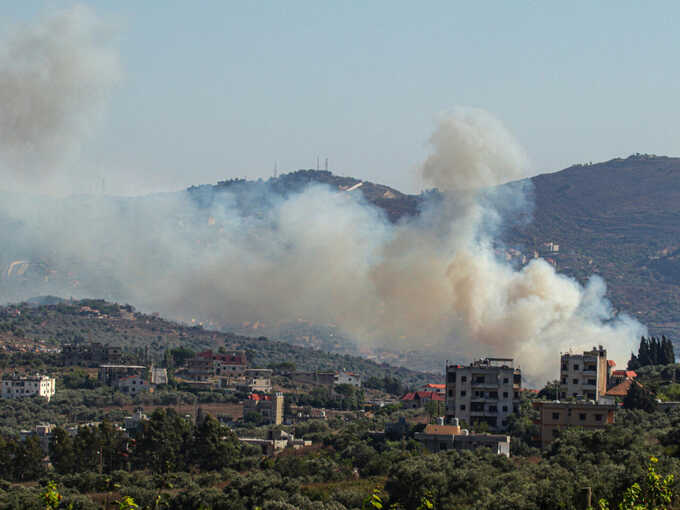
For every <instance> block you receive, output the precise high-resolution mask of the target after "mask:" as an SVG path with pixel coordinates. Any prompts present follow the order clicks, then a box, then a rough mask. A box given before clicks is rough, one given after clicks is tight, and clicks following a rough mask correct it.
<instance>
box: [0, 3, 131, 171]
mask: <svg viewBox="0 0 680 510" xmlns="http://www.w3.org/2000/svg"><path fill="white" fill-rule="evenodd" d="M110 36H111V32H110V31H109V30H108V29H107V27H106V26H104V25H103V24H102V23H101V22H100V21H99V19H98V18H97V17H96V16H95V15H94V13H93V12H92V11H91V10H90V9H88V8H87V7H85V6H81V5H77V6H74V7H72V8H70V9H67V10H62V11H55V12H52V13H51V14H48V15H45V16H44V17H43V18H42V19H41V20H40V21H39V22H37V23H35V24H33V25H29V26H25V27H22V28H21V29H19V30H15V31H14V32H12V33H10V34H5V36H4V37H3V39H2V40H1V41H0V158H2V161H1V163H2V165H3V166H4V170H5V172H6V173H8V175H7V176H6V178H10V179H11V180H13V181H15V182H16V183H18V184H22V183H27V182H33V183H34V182H35V177H36V174H43V173H45V172H47V171H48V170H50V169H53V168H55V167H58V166H59V165H60V164H62V163H65V162H66V159H67V158H68V157H70V156H72V155H73V154H74V153H77V152H78V150H79V148H80V144H81V143H82V142H83V141H84V139H85V138H87V137H88V135H89V133H90V132H91V130H92V127H93V124H94V123H96V121H97V118H98V116H99V113H100V111H101V107H102V105H103V104H104V102H105V100H106V98H107V97H108V95H109V92H110V90H111V87H112V86H113V85H114V84H115V83H116V82H117V81H118V79H119V78H120V65H119V60H118V54H117V52H116V51H115V50H114V49H113V48H112V46H111V44H110V43H111V41H110V39H111V37H110ZM10 172H11V173H10ZM6 182H7V180H6Z"/></svg>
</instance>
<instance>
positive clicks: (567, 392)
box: [559, 345, 613, 400]
mask: <svg viewBox="0 0 680 510" xmlns="http://www.w3.org/2000/svg"><path fill="white" fill-rule="evenodd" d="M612 366H613V362H612V363H609V362H608V361H607V350H606V349H604V348H603V347H602V346H601V345H600V346H599V347H593V349H592V350H591V351H585V352H584V353H583V354H572V353H570V352H569V353H563V354H561V359H560V390H559V398H560V399H566V398H580V399H586V400H597V399H599V398H600V397H601V396H604V394H605V393H606V392H607V382H608V380H609V376H610V373H609V372H610V370H611V367H612Z"/></svg>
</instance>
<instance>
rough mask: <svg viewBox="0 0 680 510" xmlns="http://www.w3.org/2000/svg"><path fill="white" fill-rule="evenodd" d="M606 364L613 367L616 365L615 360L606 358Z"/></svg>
mask: <svg viewBox="0 0 680 510" xmlns="http://www.w3.org/2000/svg"><path fill="white" fill-rule="evenodd" d="M607 365H608V366H610V367H615V366H616V361H614V360H613V359H608V360H607Z"/></svg>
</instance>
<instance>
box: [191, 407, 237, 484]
mask: <svg viewBox="0 0 680 510" xmlns="http://www.w3.org/2000/svg"><path fill="white" fill-rule="evenodd" d="M192 446H193V448H192V450H191V454H190V458H189V462H191V463H192V464H194V465H197V466H198V467H200V468H201V469H203V470H210V471H212V470H218V469H222V468H224V467H227V466H229V465H230V464H232V463H233V462H234V460H235V459H236V457H237V455H238V452H239V442H238V438H237V437H236V435H235V434H234V433H233V432H232V431H231V430H229V429H227V428H226V427H223V426H222V425H220V423H219V422H218V421H217V420H216V419H215V418H213V417H212V416H210V415H207V416H206V417H205V419H204V420H203V421H202V422H201V423H200V424H199V425H198V426H197V427H196V432H195V435H194V441H193V445H192Z"/></svg>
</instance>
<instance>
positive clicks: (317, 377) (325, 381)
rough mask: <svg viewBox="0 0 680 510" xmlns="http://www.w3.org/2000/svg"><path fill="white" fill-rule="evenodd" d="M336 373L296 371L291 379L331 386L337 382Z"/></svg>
mask: <svg viewBox="0 0 680 510" xmlns="http://www.w3.org/2000/svg"><path fill="white" fill-rule="evenodd" d="M335 375H336V374H335V372H294V373H293V374H292V375H291V379H292V380H293V381H295V382H299V383H306V384H313V385H315V386H329V387H331V386H333V385H334V384H335Z"/></svg>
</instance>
